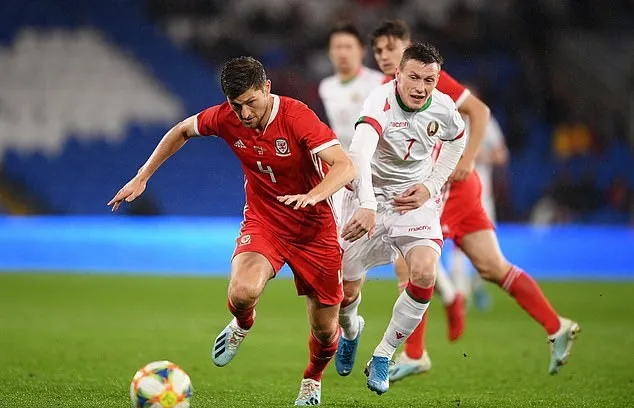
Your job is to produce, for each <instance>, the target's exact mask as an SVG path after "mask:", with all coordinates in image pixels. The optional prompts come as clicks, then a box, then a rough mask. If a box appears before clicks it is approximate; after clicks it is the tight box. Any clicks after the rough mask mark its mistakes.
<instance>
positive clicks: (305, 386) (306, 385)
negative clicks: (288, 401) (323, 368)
mask: <svg viewBox="0 0 634 408" xmlns="http://www.w3.org/2000/svg"><path fill="white" fill-rule="evenodd" d="M320 402H321V383H320V382H319V381H315V380H313V379H312V378H304V379H303V380H302V383H301V384H300V385H299V395H298V396H297V399H296V400H295V406H296V407H305V406H311V405H319V404H320Z"/></svg>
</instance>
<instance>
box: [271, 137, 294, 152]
mask: <svg viewBox="0 0 634 408" xmlns="http://www.w3.org/2000/svg"><path fill="white" fill-rule="evenodd" d="M290 154H291V152H290V150H289V148H288V141H286V139H283V138H281V137H280V138H278V139H275V155H276V156H289V155H290Z"/></svg>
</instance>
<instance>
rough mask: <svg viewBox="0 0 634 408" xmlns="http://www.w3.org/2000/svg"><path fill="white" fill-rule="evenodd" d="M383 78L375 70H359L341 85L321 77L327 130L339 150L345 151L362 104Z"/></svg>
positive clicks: (321, 94) (334, 76) (333, 76)
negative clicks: (334, 137) (333, 137)
mask: <svg viewBox="0 0 634 408" xmlns="http://www.w3.org/2000/svg"><path fill="white" fill-rule="evenodd" d="M383 78H384V75H383V74H382V73H380V72H379V71H375V70H373V69H370V68H366V67H362V68H361V70H360V71H359V73H358V74H357V76H355V77H354V78H353V79H352V80H350V81H346V82H342V81H341V80H340V79H339V77H338V76H337V75H332V76H329V77H327V78H324V79H323V80H322V81H321V83H320V84H319V97H320V98H321V101H322V103H323V104H324V108H326V115H327V116H328V122H329V123H330V128H331V129H332V130H333V131H334V132H335V135H337V138H338V139H339V142H340V143H341V147H342V148H343V150H344V151H346V152H347V151H348V148H349V147H350V142H351V141H352V136H353V135H354V124H355V122H356V121H357V119H359V112H361V107H362V106H363V101H365V99H366V98H367V97H368V95H369V94H370V92H372V90H373V89H374V88H376V87H378V86H379V85H381V83H382V82H383Z"/></svg>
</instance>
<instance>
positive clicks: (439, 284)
mask: <svg viewBox="0 0 634 408" xmlns="http://www.w3.org/2000/svg"><path fill="white" fill-rule="evenodd" d="M437 268H438V269H436V290H437V291H438V294H439V295H440V299H441V301H442V304H443V305H445V306H447V305H450V304H452V303H453V301H454V300H455V299H456V287H455V286H454V284H453V282H452V281H451V279H449V276H447V271H446V270H445V268H444V267H443V266H442V264H441V263H440V262H438V265H437Z"/></svg>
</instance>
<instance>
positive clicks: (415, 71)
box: [396, 59, 440, 110]
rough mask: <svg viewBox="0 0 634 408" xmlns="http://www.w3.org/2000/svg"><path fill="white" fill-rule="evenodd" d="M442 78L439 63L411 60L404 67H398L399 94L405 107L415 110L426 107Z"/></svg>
mask: <svg viewBox="0 0 634 408" xmlns="http://www.w3.org/2000/svg"><path fill="white" fill-rule="evenodd" d="M439 76H440V65H438V64H437V63H435V62H434V63H433V64H425V63H423V62H420V61H417V60H414V59H410V60H408V61H407V62H405V64H404V65H403V67H402V68H401V67H398V68H397V72H396V81H397V86H398V93H399V96H400V97H401V100H402V101H403V102H404V103H405V105H406V106H407V107H408V108H410V109H413V110H418V109H420V108H422V107H423V105H425V103H426V102H427V100H428V99H429V96H430V95H431V93H432V91H433V90H434V88H436V84H438V77H439Z"/></svg>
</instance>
